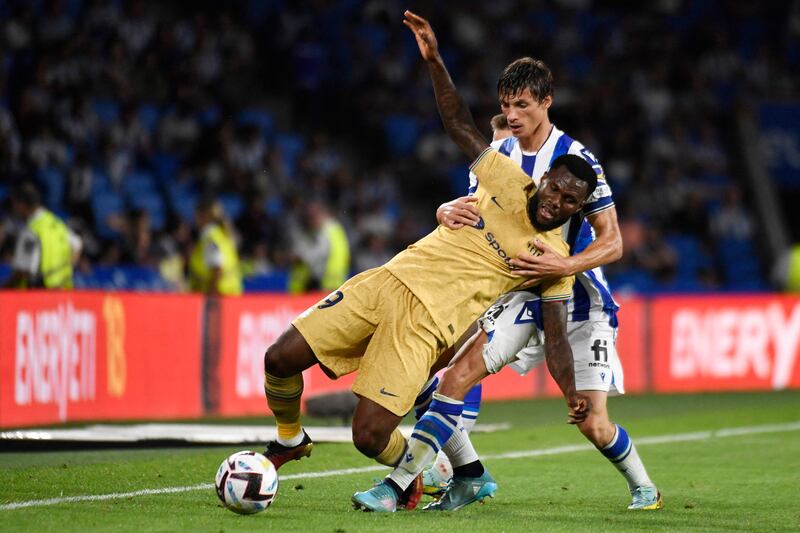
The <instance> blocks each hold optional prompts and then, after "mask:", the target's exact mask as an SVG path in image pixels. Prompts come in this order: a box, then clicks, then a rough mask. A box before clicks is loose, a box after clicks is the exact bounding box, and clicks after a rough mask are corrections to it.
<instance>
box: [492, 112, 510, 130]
mask: <svg viewBox="0 0 800 533" xmlns="http://www.w3.org/2000/svg"><path fill="white" fill-rule="evenodd" d="M489 124H490V125H491V126H492V131H498V130H507V129H508V119H507V118H506V116H505V115H504V114H502V113H498V114H497V115H495V116H493V117H492V120H490V121H489Z"/></svg>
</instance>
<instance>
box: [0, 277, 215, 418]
mask: <svg viewBox="0 0 800 533" xmlns="http://www.w3.org/2000/svg"><path fill="white" fill-rule="evenodd" d="M202 303H203V300H202V298H201V297H199V296H182V295H154V294H147V295H144V294H123V293H98V292H46V291H28V292H17V291H15V292H0V427H19V426H26V425H37V424H52V423H58V422H69V421H76V420H121V419H134V418H162V419H163V418H179V417H195V416H199V415H200V414H201V413H202V405H201V387H200V384H201V380H200V372H201V365H200V353H201V352H200V342H201V339H202V336H201V327H202V320H201V319H202V314H201V312H202Z"/></svg>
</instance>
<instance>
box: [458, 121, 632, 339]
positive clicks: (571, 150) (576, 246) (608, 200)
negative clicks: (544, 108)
mask: <svg viewBox="0 0 800 533" xmlns="http://www.w3.org/2000/svg"><path fill="white" fill-rule="evenodd" d="M492 148H494V149H495V150H497V151H499V152H500V153H502V154H505V155H507V156H509V157H510V158H511V159H512V160H514V162H515V163H517V164H519V165H520V167H522V170H524V171H525V172H526V173H527V174H528V175H529V176H531V178H532V179H533V181H534V182H535V183H536V185H539V180H541V179H542V176H543V175H544V173H545V172H546V171H547V170H548V169H549V168H550V163H551V162H552V161H553V160H554V159H555V158H557V157H558V156H560V155H564V154H574V155H579V156H581V157H583V158H584V159H586V161H588V162H589V163H590V164H591V165H592V168H594V169H595V172H597V188H596V189H595V191H594V193H592V195H591V196H590V197H589V200H588V201H587V202H586V205H585V206H584V208H583V210H582V212H581V213H580V214H576V215H574V216H573V217H572V218H570V220H569V221H567V223H566V224H564V226H563V228H562V235H563V236H564V240H566V242H567V244H568V245H569V248H570V253H571V254H572V255H574V254H577V253H580V252H582V251H583V250H584V249H586V247H587V246H588V245H589V243H591V242H592V241H593V240H594V239H595V234H594V229H593V228H592V226H591V224H589V223H588V222H587V221H586V218H585V217H586V216H588V215H592V214H594V213H599V212H600V211H603V210H605V209H609V208H611V207H613V206H614V198H613V196H612V195H611V188H610V187H609V186H608V183H607V182H606V179H605V174H604V172H603V167H602V166H601V165H600V163H599V162H598V161H597V158H596V157H595V156H594V155H593V154H592V153H591V152H590V151H589V150H587V149H586V147H584V146H583V144H581V143H580V142H578V141H576V140H574V139H572V138H571V137H570V136H569V135H567V134H566V133H564V132H563V131H561V130H559V129H558V128H557V127H555V125H554V126H553V127H552V129H551V130H550V135H549V136H548V137H547V140H546V141H545V142H544V144H543V145H542V147H541V149H540V150H539V151H538V152H536V153H528V152H523V151H522V148H521V147H520V145H519V141H518V140H517V138H516V137H508V138H506V139H501V140H499V141H495V142H493V143H492ZM477 188H478V177H477V176H475V174H473V173H471V172H470V175H469V194H473V193H474V192H475V190H476V189H477ZM575 281H576V283H575V287H574V289H573V293H572V299H571V300H570V302H569V309H568V311H569V320H570V321H573V322H584V321H586V320H593V321H595V320H596V321H601V320H608V321H609V324H610V325H611V326H612V327H617V314H616V313H617V310H618V309H619V305H618V304H617V302H616V301H614V298H613V296H612V295H611V289H610V288H609V286H608V282H607V281H606V278H605V276H604V275H603V269H602V268H600V267H597V268H595V269H592V270H589V271H586V272H581V273H580V274H578V275H577V276H576V277H575Z"/></svg>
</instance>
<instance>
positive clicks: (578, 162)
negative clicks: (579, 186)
mask: <svg viewBox="0 0 800 533" xmlns="http://www.w3.org/2000/svg"><path fill="white" fill-rule="evenodd" d="M558 167H567V170H569V173H570V174H572V175H573V176H575V177H576V178H578V179H579V180H581V181H585V182H586V185H587V187H586V197H587V198H588V197H589V196H591V194H592V193H593V192H594V190H595V189H596V188H597V173H596V172H595V171H594V169H593V168H592V165H590V164H589V162H588V161H586V160H585V159H584V158H582V157H581V156H579V155H575V154H564V155H560V156H558V157H556V158H555V160H554V161H553V164H551V165H550V170H551V171H552V170H553V169H556V168H558Z"/></svg>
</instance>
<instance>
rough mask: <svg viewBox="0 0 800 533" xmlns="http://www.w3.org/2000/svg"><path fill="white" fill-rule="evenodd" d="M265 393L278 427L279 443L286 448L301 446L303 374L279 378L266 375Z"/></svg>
mask: <svg viewBox="0 0 800 533" xmlns="http://www.w3.org/2000/svg"><path fill="white" fill-rule="evenodd" d="M264 393H265V394H266V395H267V405H268V406H269V408H270V410H271V411H272V414H273V415H275V421H276V422H277V425H278V442H279V443H280V444H283V445H284V446H297V445H299V444H300V443H301V442H302V441H303V431H302V427H301V425H300V397H301V396H302V395H303V374H297V375H294V376H291V377H288V378H279V377H277V376H272V375H270V374H267V373H264Z"/></svg>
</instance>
